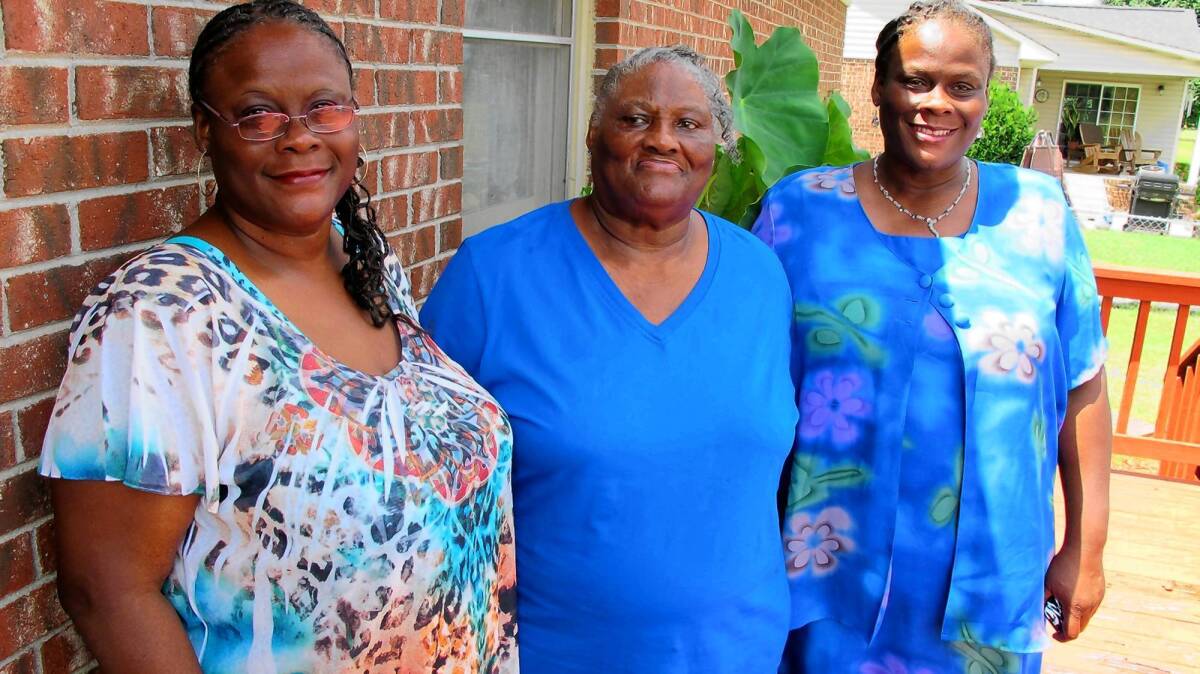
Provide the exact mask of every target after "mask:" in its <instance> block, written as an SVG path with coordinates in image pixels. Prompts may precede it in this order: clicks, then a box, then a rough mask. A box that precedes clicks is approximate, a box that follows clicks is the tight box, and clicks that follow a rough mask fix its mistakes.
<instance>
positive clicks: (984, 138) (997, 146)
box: [967, 80, 1037, 164]
mask: <svg viewBox="0 0 1200 674" xmlns="http://www.w3.org/2000/svg"><path fill="white" fill-rule="evenodd" d="M1035 122H1037V113H1036V112H1034V110H1033V108H1027V107H1025V106H1024V105H1021V98H1020V96H1017V92H1015V91H1013V90H1012V89H1010V88H1009V87H1008V85H1007V84H1005V83H1003V82H1001V81H999V80H992V83H991V85H990V86H988V111H987V114H986V115H984V117H983V126H982V130H983V135H981V136H980V137H979V138H978V139H977V140H976V141H975V142H974V143H972V144H971V147H970V149H969V150H967V156H968V157H970V158H972V159H978V160H980V161H991V162H998V163H1002V164H1019V163H1020V162H1021V154H1022V153H1024V151H1025V146H1026V145H1029V141H1031V140H1033V133H1034V131H1033V125H1034V123H1035Z"/></svg>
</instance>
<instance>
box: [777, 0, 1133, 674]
mask: <svg viewBox="0 0 1200 674" xmlns="http://www.w3.org/2000/svg"><path fill="white" fill-rule="evenodd" d="M878 47H879V57H878V61H877V63H876V72H877V76H876V81H875V83H874V87H873V89H872V94H873V97H874V100H875V103H876V104H877V105H878V106H879V119H880V126H881V129H882V131H883V137H884V146H885V152H884V153H883V154H882V155H880V156H879V157H876V158H875V159H874V160H872V161H868V162H864V163H862V164H859V165H856V166H853V167H846V168H828V167H824V168H817V169H813V170H809V171H804V172H800V173H797V174H794V175H791V176H789V177H787V178H785V179H784V180H782V181H780V183H778V184H777V185H775V186H774V187H773V188H772V189H771V191H770V192H769V194H768V196H767V198H766V199H765V201H764V204H763V208H762V213H761V215H760V217H759V220H758V222H757V223H756V225H755V231H756V233H757V234H758V235H759V236H760V237H761V238H762V239H764V240H765V241H766V242H767V243H769V244H770V245H771V246H772V248H773V249H774V250H775V251H776V253H777V254H778V255H779V257H780V259H781V260H782V261H783V264H784V268H785V269H786V270H787V272H788V275H789V280H790V282H791V285H792V292H793V299H794V302H795V314H794V317H795V321H794V327H793V343H794V353H793V375H794V377H795V379H796V381H797V383H798V388H799V389H800V393H799V394H798V395H799V404H800V408H801V409H800V412H801V421H800V426H799V429H798V441H797V450H796V453H795V456H794V460H793V466H792V471H791V480H790V485H789V489H788V500H787V504H786V513H785V521H784V532H783V534H784V546H785V550H786V555H787V565H788V574H789V578H790V581H791V585H792V596H793V611H792V613H793V615H792V626H793V628H797V629H796V630H795V631H794V632H793V634H792V638H791V640H790V643H789V649H788V654H787V658H786V662H785V670H790V671H793V672H819V673H821V674H841V673H849V672H853V673H855V674H949V673H952V672H953V673H966V674H1001V673H1013V674H1016V673H1021V674H1028V673H1032V672H1038V671H1040V668H1041V656H1040V651H1041V650H1042V649H1043V648H1044V647H1045V645H1046V641H1047V634H1048V631H1047V628H1046V626H1045V624H1044V622H1043V603H1044V601H1045V600H1046V599H1047V598H1048V597H1051V596H1053V597H1054V598H1055V599H1056V600H1057V601H1059V602H1061V604H1062V605H1063V607H1064V608H1065V611H1064V613H1066V615H1067V620H1066V623H1065V624H1064V625H1063V627H1062V629H1061V630H1059V631H1058V632H1057V634H1056V637H1057V638H1059V639H1062V640H1068V639H1072V638H1074V637H1075V636H1077V635H1078V633H1079V630H1080V629H1082V628H1083V626H1085V625H1086V623H1087V621H1088V619H1089V618H1090V617H1091V615H1092V613H1093V612H1094V611H1095V609H1096V607H1097V606H1098V604H1099V602H1100V599H1101V597H1102V596H1103V591H1104V576H1103V570H1102V566H1101V551H1102V549H1103V545H1104V539H1105V535H1106V529H1107V506H1108V493H1107V492H1108V482H1107V480H1108V460H1109V451H1110V446H1111V431H1110V425H1109V411H1108V401H1107V393H1106V388H1105V383H1104V374H1103V367H1102V365H1103V362H1104V355H1105V341H1104V338H1103V335H1102V331H1101V327H1100V317H1099V302H1098V299H1097V295H1096V287H1095V281H1094V278H1093V276H1092V271H1091V265H1090V262H1089V260H1088V256H1087V252H1086V250H1085V248H1084V246H1083V241H1082V237H1081V235H1080V232H1079V228H1078V225H1077V224H1076V222H1075V220H1074V218H1073V217H1072V215H1071V212H1070V210H1069V209H1068V208H1067V206H1066V204H1065V201H1064V199H1063V195H1062V191H1061V188H1060V187H1059V186H1058V184H1057V183H1056V182H1055V181H1054V180H1052V179H1050V178H1049V177H1047V176H1044V175H1042V174H1038V173H1033V172H1030V171H1026V170H1023V169H1018V168H1014V167H1012V166H1007V165H998V164H987V163H983V162H973V161H971V160H969V159H966V158H965V157H964V154H965V152H966V149H967V147H968V146H969V145H970V144H971V142H972V141H973V140H974V139H975V137H976V136H977V134H978V131H979V129H980V124H981V120H982V118H983V116H984V113H985V112H986V110H987V85H988V80H989V79H990V77H991V74H992V69H993V61H992V57H991V35H990V32H989V31H988V28H987V26H986V25H985V24H984V23H983V22H982V20H980V19H979V18H978V17H977V16H976V15H975V14H974V13H972V12H971V11H970V10H968V9H966V8H965V7H964V6H962V5H961V4H958V3H957V2H944V1H937V2H931V3H917V4H914V5H913V6H912V7H911V8H910V9H909V10H908V11H907V12H906V13H905V14H904V15H902V16H901V17H899V18H898V19H896V20H895V21H893V22H891V23H889V24H888V26H887V27H885V29H884V30H883V32H882V33H881V35H880V39H879V43H878ZM1056 467H1057V468H1058V469H1059V470H1060V471H1061V476H1062V483H1063V487H1064V493H1065V497H1066V508H1067V518H1066V521H1067V528H1066V532H1065V542H1064V544H1063V547H1062V549H1061V550H1060V551H1059V552H1058V553H1057V554H1055V551H1054V540H1055V539H1054V513H1053V496H1054V481H1055V469H1056Z"/></svg>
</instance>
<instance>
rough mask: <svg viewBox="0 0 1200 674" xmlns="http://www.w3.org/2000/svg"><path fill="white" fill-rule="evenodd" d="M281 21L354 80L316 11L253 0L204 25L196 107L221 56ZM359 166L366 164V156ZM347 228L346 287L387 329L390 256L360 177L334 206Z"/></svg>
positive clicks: (194, 82)
mask: <svg viewBox="0 0 1200 674" xmlns="http://www.w3.org/2000/svg"><path fill="white" fill-rule="evenodd" d="M275 21H282V22H287V23H292V24H295V25H297V26H301V27H303V28H307V29H308V30H311V31H312V32H314V33H317V34H318V35H322V36H324V37H326V38H328V39H329V42H330V45H331V46H332V47H333V48H334V50H335V51H336V53H337V54H338V56H340V57H341V58H342V60H343V61H344V62H345V63H346V74H347V75H348V76H349V78H350V81H351V83H353V81H354V68H353V67H352V66H351V64H350V55H349V53H347V51H346V45H344V44H342V41H341V40H340V39H338V36H337V34H336V33H334V32H333V29H332V28H330V27H329V24H327V23H325V20H324V19H322V18H321V17H320V16H319V15H318V14H317V13H316V12H314V11H312V10H311V9H308V8H307V7H305V6H303V5H300V4H298V3H295V2H292V0H253V1H252V2H246V3H242V4H238V5H233V6H232V7H227V8H226V9H224V10H221V11H220V12H219V13H217V15H216V16H214V17H213V18H212V19H210V20H209V22H208V23H207V24H205V26H204V29H203V30H201V31H200V36H199V37H197V38H196V45H195V46H194V47H192V58H191V63H190V64H189V66H188V93H189V94H190V95H191V97H192V104H193V105H195V104H197V103H198V102H199V101H201V100H203V98H204V97H203V90H204V83H205V81H206V80H207V78H208V71H209V68H211V67H212V64H213V63H214V62H215V61H216V59H217V56H219V55H220V53H221V51H222V50H223V49H224V48H225V47H227V46H228V45H229V43H230V42H231V41H232V40H233V39H234V38H235V37H237V36H238V35H240V34H241V33H243V32H245V31H246V30H248V29H249V28H252V27H254V26H258V25H261V24H265V23H271V22H275ZM359 162H360V163H361V162H362V159H361V157H360V158H359ZM334 212H335V213H337V216H338V220H339V221H340V222H341V223H342V227H343V230H344V236H343V238H342V247H343V249H344V250H345V252H346V254H347V255H349V256H350V260H349V261H348V262H347V263H346V265H345V266H344V267H342V282H343V283H344V284H345V286H346V291H347V292H349V293H350V296H351V297H353V298H354V301H355V303H357V304H358V305H359V306H360V307H362V308H363V309H365V310H366V311H367V312H368V313H369V314H370V315H371V322H372V323H374V324H375V325H376V326H380V325H383V324H384V323H386V322H387V321H388V320H389V319H390V318H391V317H392V315H393V311H392V308H391V307H390V306H389V304H388V295H387V291H386V287H387V286H386V284H385V282H384V270H383V260H384V258H385V257H386V256H387V251H388V247H387V241H386V239H384V236H383V232H382V231H380V229H379V225H378V224H377V223H376V218H375V209H374V207H372V206H371V194H370V192H368V191H367V188H366V186H365V185H363V184H362V182H361V181H360V180H359V179H358V178H357V176H356V177H355V179H354V184H352V185H351V186H350V188H349V189H347V190H346V193H345V194H343V195H342V198H341V199H339V200H338V202H337V205H336V206H334Z"/></svg>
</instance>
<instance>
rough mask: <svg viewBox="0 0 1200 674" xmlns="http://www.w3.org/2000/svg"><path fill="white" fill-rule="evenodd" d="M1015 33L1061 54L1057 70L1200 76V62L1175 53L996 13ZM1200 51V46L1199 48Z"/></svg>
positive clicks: (1056, 63) (1056, 62)
mask: <svg viewBox="0 0 1200 674" xmlns="http://www.w3.org/2000/svg"><path fill="white" fill-rule="evenodd" d="M995 16H996V18H998V19H1000V20H1002V21H1003V22H1004V23H1005V24H1007V25H1008V26H1011V27H1012V28H1013V29H1014V30H1016V31H1018V32H1020V33H1022V34H1024V35H1026V36H1028V37H1029V38H1030V39H1032V40H1036V41H1037V42H1039V43H1041V44H1044V45H1046V46H1047V47H1049V48H1050V49H1053V50H1054V51H1055V52H1057V53H1058V59H1056V60H1055V61H1054V63H1053V64H1051V65H1052V66H1053V67H1054V69H1055V70H1069V71H1074V72H1090V73H1107V72H1109V71H1111V70H1113V69H1114V68H1119V69H1120V70H1121V72H1124V73H1137V74H1145V75H1157V76H1160V77H1161V76H1167V75H1175V76H1179V77H1197V76H1200V62H1198V61H1194V60H1188V59H1186V58H1181V57H1179V56H1176V55H1173V54H1164V53H1161V52H1154V51H1150V50H1148V49H1142V48H1139V47H1134V46H1131V45H1127V44H1122V43H1120V42H1113V41H1110V40H1106V39H1104V38H1101V37H1096V36H1094V35H1087V34H1084V33H1079V32H1075V31H1070V30H1065V29H1061V28H1055V27H1054V26H1047V25H1046V24H1043V23H1038V22H1035V21H1027V20H1025V19H1020V18H1017V17H1013V16H1007V15H1002V14H1000V13H998V12H997V13H996V14H995ZM1198 48H1200V47H1198Z"/></svg>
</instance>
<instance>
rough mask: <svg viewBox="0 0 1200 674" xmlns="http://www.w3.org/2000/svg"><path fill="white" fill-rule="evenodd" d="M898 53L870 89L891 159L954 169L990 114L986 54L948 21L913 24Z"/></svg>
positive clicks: (922, 167) (915, 166)
mask: <svg viewBox="0 0 1200 674" xmlns="http://www.w3.org/2000/svg"><path fill="white" fill-rule="evenodd" d="M895 49H896V52H895V54H893V55H892V58H890V59H889V60H888V68H887V72H886V73H882V74H880V76H879V77H877V78H876V80H875V84H874V85H873V86H872V87H871V98H872V100H873V101H874V103H875V105H878V106H879V126H880V130H881V131H882V132H883V141H884V147H885V148H886V152H887V154H888V156H889V157H890V158H893V159H897V160H899V161H900V162H902V163H903V164H906V165H908V166H910V167H912V168H913V169H917V170H925V171H937V170H945V169H948V168H952V167H956V166H957V165H958V162H959V161H960V160H961V159H962V157H963V155H964V154H966V152H967V148H968V147H970V146H971V143H972V142H974V140H975V138H976V136H977V135H978V133H979V127H980V124H981V123H982V122H983V116H984V114H986V113H987V107H988V98H987V83H988V76H989V72H990V70H991V61H990V56H989V54H988V52H987V51H986V49H984V47H983V46H982V45H981V44H980V40H979V39H978V37H977V36H976V35H975V34H974V33H973V32H971V31H970V30H966V29H964V28H963V27H961V26H959V25H957V23H955V22H954V21H953V20H949V21H947V20H944V19H931V20H929V21H925V22H924V23H922V24H920V25H917V26H914V27H913V28H912V29H911V30H909V31H908V32H906V33H905V34H904V35H902V36H901V37H900V40H899V42H898V43H897V44H896V47H895Z"/></svg>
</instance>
